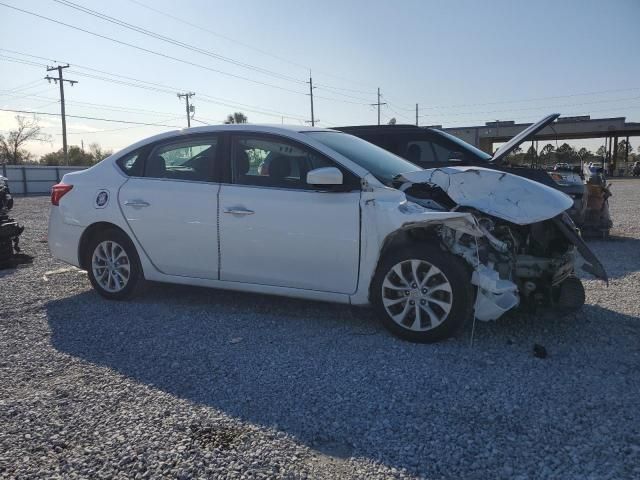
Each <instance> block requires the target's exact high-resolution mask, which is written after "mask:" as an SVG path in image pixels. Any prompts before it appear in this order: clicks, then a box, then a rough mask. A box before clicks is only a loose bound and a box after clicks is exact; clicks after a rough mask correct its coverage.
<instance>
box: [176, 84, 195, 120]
mask: <svg viewBox="0 0 640 480" xmlns="http://www.w3.org/2000/svg"><path fill="white" fill-rule="evenodd" d="M194 95H195V93H193V92H187V93H179V94H178V98H179V99H182V98H184V100H185V107H186V111H187V128H191V114H192V113H195V111H196V108H195V106H193V105H189V99H190V98H191V97H193V96H194Z"/></svg>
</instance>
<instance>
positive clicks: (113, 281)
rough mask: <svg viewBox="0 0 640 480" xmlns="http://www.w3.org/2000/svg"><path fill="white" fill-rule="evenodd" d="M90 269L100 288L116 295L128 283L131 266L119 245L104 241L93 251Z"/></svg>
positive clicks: (111, 241)
mask: <svg viewBox="0 0 640 480" xmlns="http://www.w3.org/2000/svg"><path fill="white" fill-rule="evenodd" d="M91 269H92V271H93V276H94V277H95V279H96V281H97V282H98V284H99V285H100V287H102V288H103V289H105V290H106V291H107V292H110V293H117V292H119V291H121V290H122V289H123V288H124V287H126V286H127V283H128V282H129V275H130V272H131V264H130V262H129V257H128V256H127V252H125V250H124V248H122V246H121V245H120V244H118V243H116V242H114V241H113V240H106V241H104V242H101V243H99V244H98V246H97V247H96V249H95V250H94V251H93V256H92V257H91Z"/></svg>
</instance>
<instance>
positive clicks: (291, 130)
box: [116, 123, 334, 156]
mask: <svg viewBox="0 0 640 480" xmlns="http://www.w3.org/2000/svg"><path fill="white" fill-rule="evenodd" d="M331 131H334V130H330V129H328V128H319V127H307V126H303V125H279V124H275V125H267V124H254V123H241V124H232V125H227V124H224V125H204V126H201V127H191V128H183V129H181V130H169V131H167V132H163V133H159V134H157V135H153V136H151V137H146V138H143V139H141V140H139V141H137V142H136V143H134V144H132V145H129V146H128V147H126V148H124V149H122V150H120V151H119V152H116V153H117V154H118V156H120V155H123V154H126V153H128V152H130V151H133V150H135V149H137V148H140V147H142V146H145V145H147V144H150V143H154V142H157V141H160V140H170V139H172V138H179V137H183V136H185V135H192V134H198V133H215V132H253V133H272V134H276V135H277V134H282V135H285V136H289V137H290V136H292V134H296V133H304V132H331Z"/></svg>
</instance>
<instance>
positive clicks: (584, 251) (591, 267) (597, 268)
mask: <svg viewBox="0 0 640 480" xmlns="http://www.w3.org/2000/svg"><path fill="white" fill-rule="evenodd" d="M553 222H554V223H555V224H556V225H557V226H558V228H559V229H560V231H561V232H562V233H564V235H565V237H567V239H568V240H569V241H570V242H571V243H573V244H574V245H575V246H576V248H577V249H578V252H580V255H582V258H584V260H585V262H586V263H585V264H584V265H583V266H582V269H583V270H584V271H586V272H588V273H590V274H592V275H593V276H595V277H596V278H599V279H600V280H604V281H605V282H607V285H608V284H609V277H608V276H607V272H606V270H605V269H604V266H603V265H602V263H600V260H598V257H596V255H595V253H593V252H592V251H591V249H590V248H589V247H588V246H587V244H586V243H584V240H582V237H580V235H579V234H578V230H577V229H576V226H575V224H574V223H573V221H572V220H571V217H569V215H567V214H566V213H563V214H560V215H558V216H557V217H554V218H553Z"/></svg>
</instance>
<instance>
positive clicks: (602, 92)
mask: <svg viewBox="0 0 640 480" xmlns="http://www.w3.org/2000/svg"><path fill="white" fill-rule="evenodd" d="M637 90H640V87H632V88H615V89H610V90H597V91H591V92H581V93H569V94H564V95H553V96H548V97H532V98H523V99H521V100H501V101H495V102H483V103H459V104H453V105H432V106H430V107H422V108H421V110H434V109H445V110H446V109H453V108H462V107H480V106H487V105H504V104H511V103H525V102H537V101H540V100H554V99H558V98H572V97H583V96H592V95H604V94H607V93H618V92H630V91H637ZM398 108H399V109H400V110H405V111H412V110H413V108H414V107H398Z"/></svg>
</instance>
